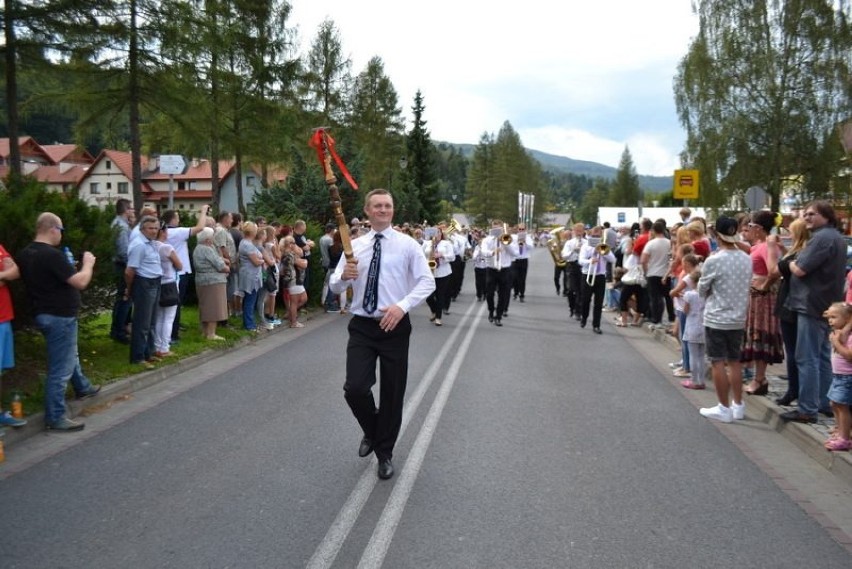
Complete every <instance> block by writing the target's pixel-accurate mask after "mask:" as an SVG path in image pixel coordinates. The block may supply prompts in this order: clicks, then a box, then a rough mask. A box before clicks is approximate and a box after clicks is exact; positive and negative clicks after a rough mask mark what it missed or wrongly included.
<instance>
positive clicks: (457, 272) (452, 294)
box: [446, 231, 470, 314]
mask: <svg viewBox="0 0 852 569" xmlns="http://www.w3.org/2000/svg"><path fill="white" fill-rule="evenodd" d="M450 240H451V242H452V244H453V249H454V250H455V255H456V260H455V261H453V263H452V267H453V274H452V276H451V277H450V285H449V290H448V291H447V306H446V308H449V307H450V299H452V300H455V299H456V298H457V297H458V295H459V293H460V292H461V288H462V284H463V283H464V262H465V254H466V253H467V251H469V250H470V242H469V241H468V240H467V235H462V232H461V231H456V232H455V233H453V234H452V235H450ZM449 313H450V312H449V310H447V314H449Z"/></svg>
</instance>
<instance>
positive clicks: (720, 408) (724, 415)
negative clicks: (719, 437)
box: [698, 403, 734, 423]
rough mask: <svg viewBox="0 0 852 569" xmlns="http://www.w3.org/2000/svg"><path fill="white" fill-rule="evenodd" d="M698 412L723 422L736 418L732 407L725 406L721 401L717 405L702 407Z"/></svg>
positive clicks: (729, 421)
mask: <svg viewBox="0 0 852 569" xmlns="http://www.w3.org/2000/svg"><path fill="white" fill-rule="evenodd" d="M698 412H699V413H701V415H702V416H704V417H707V418H708V419H713V420H714V421H719V422H722V423H731V422H733V420H734V413H733V412H732V411H731V408H730V407H725V406H724V405H722V404H721V403H719V404H718V405H716V406H715V407H702V408H701V409H699V410H698Z"/></svg>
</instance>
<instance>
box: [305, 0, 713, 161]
mask: <svg viewBox="0 0 852 569" xmlns="http://www.w3.org/2000/svg"><path fill="white" fill-rule="evenodd" d="M325 17H330V18H331V19H332V20H333V21H334V23H335V25H336V26H337V28H338V29H339V31H340V34H341V38H342V42H343V48H344V51H345V52H346V53H349V54H351V58H352V61H353V68H354V72H355V73H359V72H360V71H362V70H363V68H364V66H365V65H366V63H367V61H369V59H370V58H372V57H373V56H376V55H378V56H379V57H381V58H382V60H383V62H384V64H385V72H386V74H387V75H388V77H390V79H391V81H392V82H393V83H394V86H395V87H396V89H397V92H398V94H399V97H400V105H401V106H402V108H403V112H404V113H405V114H406V116H408V115H409V113H410V107H411V105H412V102H413V99H414V95H415V93H416V91H417V90H418V89H420V90H421V91H422V93H423V96H424V101H425V105H426V113H425V115H424V118H425V119H426V120H427V121H428V127H429V128H430V131H431V134H432V138H433V139H435V140H446V141H450V142H456V143H469V144H476V143H477V142H478V141H479V138H480V136H481V135H482V133H483V132H497V131H498V130H499V129H500V127H501V126H502V124H503V122H504V121H506V120H508V121H509V122H511V123H512V126H513V127H514V128H515V130H517V131H518V133H519V134H521V138H522V140H523V142H524V144H525V145H526V146H528V147H530V148H536V149H537V150H542V151H544V152H550V153H553V154H559V155H563V156H568V157H570V158H575V159H580V160H592V161H595V162H601V163H603V164H608V165H613V166H616V165H617V164H618V160H619V158H620V156H621V152H622V151H623V149H624V145H625V144H628V145H629V146H630V150H631V153H632V155H633V158H634V162H635V163H636V166H637V170H638V171H639V172H640V173H642V174H656V175H669V174H670V172H671V169H672V166H676V165H677V154H678V152H679V151H680V147H681V145H682V143H683V139H684V134H683V132H682V129H681V128H680V126H679V124H678V122H677V117H676V116H675V113H674V103H673V102H672V99H673V95H672V87H671V86H672V77H673V75H674V72H675V69H676V66H677V62H678V60H679V59H680V58H682V57H683V56H684V55H685V53H686V50H687V48H688V43H689V40H690V38H691V37H692V36H694V35H695V33H696V31H697V26H698V24H697V19H696V18H695V17H694V16H693V15H692V13H691V9H690V3H689V2H685V1H684V0H655V2H653V3H647V2H635V1H634V0H611V1H610V2H605V3H591V2H589V3H580V2H563V3H556V2H553V1H552V0H526V1H525V2H523V3H521V4H517V5H515V6H513V8H511V9H509V8H506V7H505V6H503V5H500V4H495V3H494V2H485V1H483V0H465V1H458V0H455V1H450V0H432V2H429V3H426V4H423V3H417V4H414V3H413V2H408V1H406V0H402V1H400V0H395V1H392V0H363V1H362V2H357V3H356V2H351V1H347V2H344V1H341V0H330V1H329V2H325V3H320V2H307V1H305V0H294V3H293V12H292V20H291V25H292V24H298V25H299V27H300V36H301V39H302V46H303V50H305V49H307V47H308V45H309V44H310V42H311V40H312V39H313V38H314V36H315V35H316V31H317V28H318V26H319V24H320V23H321V22H322V20H323V19H324V18H325Z"/></svg>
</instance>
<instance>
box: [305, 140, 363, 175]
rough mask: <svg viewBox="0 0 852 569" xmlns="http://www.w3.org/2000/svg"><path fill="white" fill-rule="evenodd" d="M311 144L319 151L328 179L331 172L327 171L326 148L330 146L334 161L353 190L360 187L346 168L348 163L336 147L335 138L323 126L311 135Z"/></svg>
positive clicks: (329, 149)
mask: <svg viewBox="0 0 852 569" xmlns="http://www.w3.org/2000/svg"><path fill="white" fill-rule="evenodd" d="M309 144H310V146H311V147H312V148H314V149H315V150H316V151H317V157H318V158H319V161H320V164H322V169H323V172H324V173H325V176H326V179H327V178H328V174H329V173H328V172H327V171H326V164H325V149H326V148H328V151H329V152H330V153H331V157H332V158H334V162H335V163H336V164H337V167H338V168H340V173H341V174H343V177H344V178H345V179H346V181H347V182H349V185H350V186H352V189H353V190H357V189H358V184H356V183H355V180H353V179H352V175H351V174H350V173H349V170H347V169H346V165H345V164H344V163H343V160H341V159H340V156H339V155H338V154H337V151H336V150H335V149H334V139H333V138H331V136H329V134H328V133H327V132H326V131H325V130H323V129H321V128H320V129H317V130H316V131H315V132H314V135H313V136H312V137H311V140H310V142H309Z"/></svg>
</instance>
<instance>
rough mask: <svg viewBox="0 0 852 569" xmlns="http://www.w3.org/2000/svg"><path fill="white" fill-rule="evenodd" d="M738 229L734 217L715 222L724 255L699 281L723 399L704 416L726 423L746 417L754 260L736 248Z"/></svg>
mask: <svg viewBox="0 0 852 569" xmlns="http://www.w3.org/2000/svg"><path fill="white" fill-rule="evenodd" d="M738 226H739V224H738V223H737V221H736V220H735V219H732V218H730V217H720V218H719V219H717V220H716V236H717V238H718V242H719V250H718V251H717V252H716V253H715V254H714V255H711V256H710V257H709V258H708V259H707V260H706V261H705V262H704V268H703V269H702V271H701V279H699V281H698V294H700V295H701V296H702V297H704V298H706V299H707V304H706V305H705V306H704V331H705V342H706V344H705V345H706V348H707V359H709V360H710V363H711V365H712V366H713V384H714V385H715V386H716V396H717V397H718V398H719V404H718V405H716V406H715V407H704V408H702V409H701V410H700V413H701V414H702V415H703V416H705V417H707V418H708V419H714V420H716V421H721V422H723V423H730V422H732V421H733V420H734V419H743V418H744V417H745V404H744V403H743V372H742V365H741V364H740V352H741V349H742V343H743V334H744V331H745V324H746V315H747V313H748V296H749V287H750V286H751V273H752V267H751V258H750V257H749V256H748V255H747V254H745V253H743V252H742V251H740V249H739V248H738V247H737V245H736V243H737V241H738V237H737V231H738ZM726 364H727V369H726V367H725V366H726ZM730 391H733V401H731V400H730V399H731V398H730V397H729V392H730Z"/></svg>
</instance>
